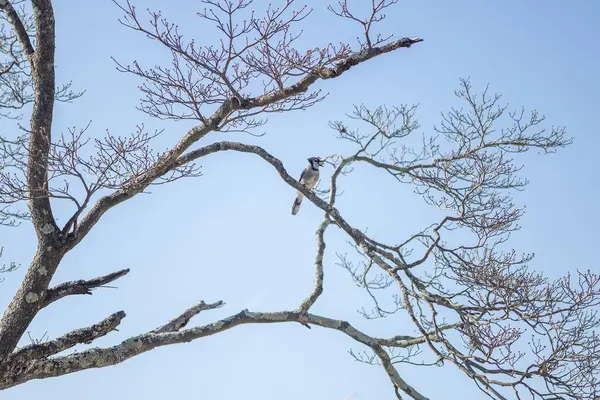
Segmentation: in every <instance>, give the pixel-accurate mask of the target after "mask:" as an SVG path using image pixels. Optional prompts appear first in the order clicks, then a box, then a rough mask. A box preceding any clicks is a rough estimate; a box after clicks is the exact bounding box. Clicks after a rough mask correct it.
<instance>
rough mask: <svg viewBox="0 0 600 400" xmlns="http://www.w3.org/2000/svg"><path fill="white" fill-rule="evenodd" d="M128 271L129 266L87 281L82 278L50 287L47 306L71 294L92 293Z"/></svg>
mask: <svg viewBox="0 0 600 400" xmlns="http://www.w3.org/2000/svg"><path fill="white" fill-rule="evenodd" d="M128 273H129V268H127V269H122V270H120V271H117V272H113V273H112V274H108V275H104V276H100V277H98V278H94V279H90V280H87V281H86V280H83V279H80V280H77V281H70V282H65V283H61V284H60V285H56V286H55V287H53V288H51V289H48V294H47V295H46V303H45V306H47V305H49V304H51V303H53V302H55V301H56V300H59V299H62V298H63V297H65V296H71V295H75V294H92V289H95V288H98V287H100V286H104V285H106V284H107V283H110V282H113V281H115V280H117V279H119V278H120V277H122V276H124V275H127V274H128Z"/></svg>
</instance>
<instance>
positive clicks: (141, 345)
mask: <svg viewBox="0 0 600 400" xmlns="http://www.w3.org/2000/svg"><path fill="white" fill-rule="evenodd" d="M200 304H202V303H200ZM215 304H219V303H215ZM213 308H214V307H213ZM282 322H300V323H307V324H311V325H316V326H320V327H323V328H327V329H334V330H338V331H340V332H343V333H344V334H346V335H347V336H349V337H350V338H352V339H354V340H356V341H357V342H359V343H362V344H364V345H366V346H368V347H369V348H371V349H372V350H373V351H374V352H375V353H376V354H377V356H378V357H380V359H381V362H382V364H383V366H384V368H385V371H386V372H387V373H388V376H389V377H390V379H391V380H392V382H393V383H394V384H395V385H396V386H397V387H399V388H400V389H401V390H402V391H404V392H405V393H407V394H410V395H411V397H412V398H414V399H418V400H426V399H427V398H426V397H424V396H422V395H421V394H419V393H418V392H417V391H416V390H415V389H414V388H412V387H411V386H410V385H408V384H407V383H406V382H405V381H404V380H403V379H402V378H401V377H400V375H399V374H398V372H397V371H396V370H395V368H394V367H393V365H392V363H391V360H390V358H389V356H388V355H387V353H386V352H385V350H383V347H382V345H381V344H380V342H379V341H380V339H377V338H373V337H371V336H369V335H366V334H365V333H363V332H361V331H359V330H357V329H356V328H354V327H353V326H352V325H350V324H349V323H348V322H346V321H341V320H336V319H331V318H326V317H321V316H318V315H313V314H307V313H301V312H297V311H283V312H274V313H260V312H250V311H247V310H244V311H241V312H239V313H237V314H235V315H232V316H230V317H228V318H224V319H222V320H219V321H216V322H213V323H211V324H208V325H204V326H200V327H195V328H189V329H184V330H181V331H169V332H165V333H155V332H149V333H145V334H142V335H139V336H136V337H132V338H130V339H127V340H125V341H124V342H122V343H121V344H119V345H117V346H113V347H110V348H93V349H89V350H85V351H82V352H79V353H76V354H72V355H68V356H62V357H55V358H51V359H46V360H35V361H32V362H30V363H29V364H28V366H27V369H26V371H22V370H20V369H19V368H16V367H15V368H13V369H12V370H11V369H9V371H8V372H7V373H5V374H4V375H3V376H2V377H0V388H1V389H5V388H9V387H12V386H15V385H18V384H20V383H23V382H26V381H29V380H32V379H43V378H49V377H54V376H61V375H65V374H70V373H73V372H77V371H82V370H85V369H90V368H101V367H106V366H109V365H115V364H119V363H121V362H123V361H125V360H127V359H129V358H132V357H135V356H137V355H139V354H142V353H145V352H147V351H149V350H152V349H155V348H157V347H161V346H167V345H171V344H176V343H185V342H190V341H192V340H195V339H199V338H202V337H206V336H211V335H214V334H217V333H220V332H223V331H226V330H229V329H231V328H234V327H236V326H239V325H246V324H270V323H282ZM168 325H169V324H167V325H165V326H168ZM88 329H89V328H88ZM159 329H161V328H159ZM79 338H81V336H79ZM78 340H79V339H78ZM13 372H19V373H13Z"/></svg>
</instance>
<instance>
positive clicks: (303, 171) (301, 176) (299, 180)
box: [298, 167, 308, 183]
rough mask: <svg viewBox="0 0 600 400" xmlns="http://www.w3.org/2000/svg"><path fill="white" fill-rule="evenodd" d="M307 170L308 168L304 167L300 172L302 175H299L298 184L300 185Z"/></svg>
mask: <svg viewBox="0 0 600 400" xmlns="http://www.w3.org/2000/svg"><path fill="white" fill-rule="evenodd" d="M307 169H308V167H306V168H304V169H303V170H302V173H301V174H300V179H298V182H300V183H302V178H304V174H306V170H307Z"/></svg>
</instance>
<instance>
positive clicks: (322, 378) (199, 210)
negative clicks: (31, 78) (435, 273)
mask: <svg viewBox="0 0 600 400" xmlns="http://www.w3.org/2000/svg"><path fill="white" fill-rule="evenodd" d="M132 2H133V3H134V4H137V5H138V6H139V8H140V9H143V8H145V7H149V8H151V9H162V10H163V12H164V15H165V17H168V18H170V19H172V20H174V21H175V20H176V21H178V23H179V24H180V25H181V26H182V27H183V29H184V30H185V32H189V33H190V34H193V35H194V36H195V37H196V39H197V41H199V42H201V41H202V39H203V38H212V37H213V35H214V30H213V29H212V28H211V27H210V26H208V25H206V24H204V25H203V24H202V23H200V22H199V21H198V19H197V18H196V17H195V16H194V12H193V11H194V10H195V9H196V8H197V7H201V6H202V5H201V4H200V3H199V2H191V1H189V2H184V1H180V2H177V3H178V4H177V5H165V2H160V1H157V0H152V1H144V2H141V1H135V0H132ZM142 3H143V4H142ZM263 3H265V2H257V4H263ZM273 3H276V2H275V1H273ZM312 3H313V4H312V7H313V8H314V14H313V15H312V16H311V17H310V18H309V19H308V20H307V21H306V24H305V25H304V29H305V35H306V36H305V40H306V41H307V42H310V43H311V44H312V45H321V44H324V43H323V39H324V38H327V40H328V41H333V42H339V41H348V40H350V41H352V40H353V39H354V38H355V37H356V36H358V35H359V33H360V32H359V30H358V29H357V26H353V25H351V24H350V23H348V22H346V21H341V20H338V19H336V18H335V17H333V16H332V15H330V14H328V13H327V12H326V11H325V5H326V3H325V2H320V1H313V2H312ZM173 4H175V3H173ZM55 12H56V21H57V75H58V79H59V80H63V81H65V80H72V81H73V84H74V87H75V88H76V89H86V91H87V92H86V94H85V96H84V97H83V98H82V99H80V100H78V101H77V102H75V103H74V104H69V105H59V106H58V107H57V109H56V114H55V115H56V116H55V128H54V130H55V134H57V133H58V132H61V131H65V130H66V128H67V127H69V126H73V125H76V126H82V125H85V124H86V123H87V121H89V120H92V126H91V129H90V130H89V131H88V132H89V133H90V134H91V135H94V136H99V135H102V134H103V133H104V132H105V130H106V129H110V130H111V132H112V133H115V134H126V133H129V132H131V131H132V130H133V129H134V128H135V125H136V124H138V123H140V122H144V123H146V126H147V127H149V128H157V129H159V128H165V133H164V137H163V138H162V139H161V142H160V145H163V146H167V145H168V144H169V143H172V142H174V141H175V140H177V139H178V138H179V137H181V136H182V135H183V134H184V132H185V131H186V129H187V128H189V126H190V124H185V123H172V122H164V121H155V120H151V119H149V118H148V117H146V116H144V115H142V114H141V113H140V112H138V111H136V110H135V108H134V107H135V105H136V104H137V101H138V99H139V92H138V91H137V89H136V87H137V85H138V84H139V81H137V80H136V79H135V78H134V77H132V76H128V75H124V74H120V73H118V72H117V71H116V70H115V66H114V64H113V62H112V61H111V59H110V57H111V56H114V57H115V58H117V59H118V60H119V61H123V62H125V63H127V62H131V61H132V60H133V59H138V60H140V61H148V63H150V64H163V65H164V64H166V63H168V62H169V55H168V53H167V52H165V51H164V50H163V49H161V48H160V47H159V46H158V45H157V44H155V43H152V42H150V41H148V40H147V39H145V38H144V36H143V35H140V34H139V33H135V32H133V31H131V30H128V29H126V28H124V27H122V26H121V25H120V24H119V23H118V22H117V18H118V17H120V16H121V14H120V10H119V9H118V8H117V7H116V6H114V4H112V2H110V1H108V0H103V1H90V0H88V1H79V2H72V1H66V0H57V1H56V2H55ZM387 15H388V17H387V19H386V21H385V24H383V25H382V29H383V30H384V32H389V33H394V35H396V37H403V36H411V37H412V36H419V37H422V38H424V39H425V41H424V42H423V43H420V44H418V45H415V46H414V47H413V48H411V49H409V50H399V51H397V52H395V53H392V54H388V55H385V56H382V57H379V58H377V59H375V60H373V61H371V62H369V63H366V64H364V65H362V66H360V67H358V68H356V69H353V70H352V71H350V72H349V73H348V74H347V75H344V76H343V77H342V78H340V79H338V80H334V81H329V82H322V83H319V87H320V88H322V89H323V90H325V91H327V92H329V93H330V95H329V97H328V98H327V99H326V100H325V101H324V102H322V103H320V104H318V105H317V106H315V107H313V108H311V109H310V110H308V111H304V112H295V113H289V114H285V115H284V116H276V117H274V118H272V119H271V120H270V122H269V123H268V124H267V125H266V126H265V127H264V131H265V132H266V135H265V136H264V137H262V138H258V139H257V138H251V137H247V136H243V135H238V134H232V135H215V136H214V137H212V138H208V139H207V140H208V141H213V140H216V139H221V138H224V137H227V136H229V139H233V140H242V141H246V142H251V143H257V144H260V145H261V146H263V147H264V148H265V149H267V150H268V151H269V152H270V153H271V154H273V155H275V156H277V157H279V158H280V159H281V160H282V161H283V162H284V163H285V166H286V168H287V169H288V171H290V172H291V173H296V171H297V173H298V174H299V173H300V171H301V169H302V168H303V167H304V164H305V162H306V158H307V157H309V156H313V155H321V156H323V155H327V154H332V153H335V152H338V151H339V149H340V146H342V144H341V143H340V142H339V141H338V140H336V139H335V138H334V135H333V132H332V131H331V130H330V129H329V128H328V127H327V122H328V121H330V120H337V119H343V118H344V114H345V113H347V112H350V111H351V109H352V106H353V104H361V103H364V104H365V105H367V106H370V107H375V106H377V105H380V104H385V105H388V106H392V105H399V104H402V103H409V104H413V103H419V104H420V105H421V106H420V108H419V112H418V117H419V120H420V123H421V126H422V128H421V130H422V131H423V132H425V133H427V132H431V128H432V126H433V125H434V124H437V123H438V122H439V116H440V112H441V111H444V110H447V109H448V108H449V106H451V105H453V104H456V103H455V99H454V97H453V93H452V91H453V90H454V89H456V88H457V85H458V78H460V77H471V81H472V83H473V85H474V86H475V88H476V89H482V88H483V87H484V86H485V84H487V83H488V82H489V83H490V85H491V89H492V90H493V91H495V92H498V93H500V94H502V95H503V96H504V97H503V100H504V101H506V102H508V103H509V104H510V105H511V106H512V107H516V108H518V107H520V106H522V105H524V106H525V107H527V108H535V109H537V110H539V111H540V112H541V113H543V114H545V115H546V116H547V117H548V120H547V122H548V125H566V126H567V128H568V130H569V133H570V135H572V136H573V137H574V138H575V143H574V144H573V145H572V146H570V147H568V148H567V149H565V150H562V151H560V152H559V153H558V154H554V155H550V156H546V157H541V156H540V157H529V156H528V157H527V158H526V159H523V160H525V161H526V167H525V169H524V174H525V175H526V176H527V177H528V178H529V179H530V181H531V184H530V186H529V187H528V188H527V190H526V192H524V193H521V194H519V195H518V196H517V200H518V201H519V203H520V204H526V205H527V212H526V215H525V216H524V217H523V219H522V221H521V225H522V226H523V229H522V230H521V231H520V232H519V233H517V234H516V235H514V237H513V241H512V246H514V247H515V248H516V249H517V250H518V251H525V252H534V253H535V254H536V258H535V260H534V261H533V263H532V264H531V266H532V268H534V269H536V270H542V271H544V272H545V273H546V274H547V275H548V276H551V277H557V276H560V275H563V274H564V273H566V272H567V271H574V270H576V269H577V268H579V269H588V268H591V269H597V268H598V267H597V260H596V258H595V257H594V254H593V249H594V248H595V247H596V239H595V235H593V227H595V226H598V224H599V223H600V216H599V215H600V214H598V212H597V201H596V199H597V196H598V195H599V193H598V191H597V190H596V187H597V184H598V183H599V182H598V175H597V174H596V173H595V170H596V169H597V166H596V160H597V149H598V148H600V138H599V135H598V132H597V126H598V125H597V120H596V118H597V109H598V106H600V102H599V101H598V97H597V95H598V93H599V92H600V80H598V78H597V71H599V70H600V58H599V56H598V52H597V48H598V42H599V40H600V28H599V27H598V25H597V17H596V16H597V15H600V3H598V2H593V1H581V2H564V1H558V0H550V1H529V2H523V1H519V0H507V1H503V2H491V1H485V2H484V1H475V0H471V1H467V0H457V1H453V2H448V1H445V0H431V1H416V0H401V1H400V2H399V4H398V5H396V6H395V7H393V8H392V9H390V10H389V12H388V13H387ZM330 32H333V33H330ZM146 65H149V64H146ZM157 150H162V148H160V146H159V148H158V149H157ZM201 164H202V166H203V168H202V169H203V173H204V176H203V177H200V178H196V179H190V180H182V181H178V182H175V183H173V184H170V185H165V186H161V187H158V188H155V189H153V193H152V194H151V195H141V196H138V197H136V198H134V199H133V200H131V201H128V202H126V203H125V204H123V205H121V206H119V207H117V208H115V209H113V210H111V211H110V212H109V213H108V214H107V215H105V216H104V217H103V219H102V221H101V222H100V223H99V224H98V225H97V226H96V227H95V228H94V230H93V231H92V233H91V234H90V235H89V236H88V237H87V238H86V239H85V240H84V241H83V242H82V243H81V245H80V246H78V247H77V248H76V249H75V250H74V251H72V252H71V253H69V254H68V255H67V256H66V258H65V260H64V262H63V263H62V265H61V267H60V269H59V271H58V273H57V274H56V276H55V279H54V282H55V283H59V282H62V281H65V280H72V279H81V278H91V277H95V276H99V275H103V274H105V273H109V272H112V271H115V270H118V269H121V268H131V269H132V271H131V273H130V274H129V275H128V276H126V277H125V278H122V279H121V280H119V281H118V282H117V286H118V289H105V290H99V291H97V292H96V293H95V294H94V296H85V297H72V298H68V299H65V300H62V301H60V302H58V303H55V304H53V305H52V306H50V307H49V308H47V309H45V310H43V311H42V312H41V313H40V315H39V316H38V318H37V319H36V320H35V321H34V323H33V324H32V326H31V327H30V330H29V331H30V334H31V335H32V337H38V338H39V337H41V336H42V335H43V334H44V332H47V334H48V335H49V336H50V337H56V336H59V335H61V334H63V333H65V332H67V331H69V330H71V329H75V328H79V327H83V326H88V325H90V324H93V323H95V322H97V321H99V320H101V319H103V318H105V317H106V316H107V315H109V314H110V313H113V312H115V311H118V310H125V311H126V312H127V318H126V319H125V320H124V322H123V323H122V325H121V326H120V327H119V332H114V333H112V334H110V335H109V336H107V337H105V338H102V339H101V340H98V341H97V342H96V343H95V345H98V346H110V345H112V344H117V343H119V342H120V341H121V340H122V339H124V338H126V337H128V336H130V335H134V334H138V333H141V332H145V331H148V330H151V329H153V328H155V327H157V326H159V325H161V324H162V323H164V322H165V321H167V320H169V319H170V318H172V317H173V316H175V315H177V314H178V313H179V312H181V311H182V310H184V309H186V308H187V307H189V306H191V305H192V304H195V303H196V302H198V301H199V300H205V301H207V302H212V301H217V300H223V301H225V302H226V303H227V305H226V307H224V308H222V309H219V310H216V311H213V312H206V313H205V314H201V315H200V316H199V317H197V318H196V319H194V320H193V323H194V324H203V323H207V322H210V321H213V320H215V319H217V318H220V317H224V316H227V315H230V314H234V313H236V312H238V311H239V310H240V309H243V308H249V309H251V310H254V311H277V310H283V309H291V308H296V307H297V306H298V304H299V302H300V301H302V299H304V297H305V296H306V295H307V294H308V293H309V292H310V290H311V289H312V285H313V276H314V271H313V266H312V265H313V259H314V250H315V242H314V231H315V229H316V228H317V226H318V223H319V222H320V219H321V212H320V211H319V210H317V209H316V207H314V206H312V205H311V204H310V203H308V202H306V201H305V203H304V204H303V205H302V209H301V212H300V213H299V215H298V216H296V217H292V216H291V215H290V214H289V209H290V207H291V203H292V201H293V197H294V192H293V190H292V189H291V188H290V187H288V186H287V185H286V184H284V183H283V182H282V181H281V180H280V179H279V178H278V175H277V174H276V173H275V171H274V170H273V169H272V168H271V167H270V166H268V165H266V164H265V163H264V162H262V161H261V160H260V159H258V158H257V157H255V156H252V155H246V154H217V155H213V156H210V157H208V158H206V159H203V160H202V163H201ZM329 173H330V171H329V170H325V171H324V172H323V173H322V174H323V175H324V176H328V174H329ZM343 184H344V185H346V186H344V187H345V189H346V191H347V193H346V194H345V195H344V197H345V198H343V199H342V200H340V203H339V207H340V209H341V211H342V213H344V215H347V217H348V219H349V220H350V221H352V222H353V223H355V224H356V225H357V226H365V225H368V226H369V232H371V233H373V234H374V235H381V237H386V238H396V237H397V236H398V234H399V232H403V231H404V229H405V228H407V227H420V226H423V225H425V224H426V223H427V222H429V221H428V219H427V215H424V214H422V213H417V212H415V210H416V209H419V210H421V209H422V207H421V206H420V205H419V204H418V203H414V197H411V198H407V197H405V196H404V192H405V191H404V192H403V191H401V190H400V189H399V188H397V187H396V186H394V185H393V182H392V181H390V180H389V179H387V178H386V177H382V176H380V175H373V174H372V173H371V172H369V171H367V170H364V171H363V170H360V171H358V172H357V174H356V175H354V176H353V177H352V179H351V180H348V181H343ZM62 210H63V212H62V213H61V212H60V211H59V213H58V214H59V217H61V216H62V218H63V219H62V221H64V216H65V215H66V214H65V213H64V209H62ZM326 239H327V240H328V248H327V251H326V254H325V294H324V295H323V296H322V297H321V298H320V299H319V301H318V302H317V304H316V305H315V307H314V309H313V310H312V311H313V312H314V313H317V314H322V315H327V316H330V317H335V318H343V319H348V320H350V321H351V322H352V323H353V324H355V325H356V326H357V327H359V328H361V329H364V330H365V331H366V332H368V333H371V334H373V335H375V336H377V335H380V336H387V335H391V334H394V333H403V334H411V333H412V327H409V326H406V325H405V324H404V323H403V322H402V320H401V319H397V320H394V319H391V320H389V321H385V322H383V323H382V322H376V323H372V322H368V321H364V320H363V319H362V317H360V316H359V315H358V314H357V313H356V310H357V309H359V308H361V307H362V306H368V302H367V299H366V297H365V294H364V293H362V292H361V291H360V290H359V289H357V288H356V287H354V285H353V283H352V281H351V279H350V277H349V276H348V275H347V273H345V271H343V270H342V269H341V268H340V267H339V266H337V265H335V262H336V258H335V252H345V251H348V249H347V247H345V245H344V242H345V238H344V237H343V235H341V234H340V233H338V232H335V231H333V230H332V231H331V232H328V233H327V236H326ZM34 240H35V235H34V234H33V231H32V228H31V226H30V225H29V224H27V223H26V224H23V225H22V226H21V227H19V228H17V229H12V230H6V229H3V230H2V236H1V240H0V245H2V246H4V247H5V259H4V261H7V260H15V261H17V262H20V263H22V264H23V267H22V268H21V269H20V270H18V271H16V272H13V273H11V274H9V275H6V276H5V278H6V280H5V282H3V283H2V284H1V285H0V305H1V306H2V307H5V305H6V304H8V302H9V301H10V298H11V297H12V295H13V294H14V292H15V290H16V288H17V287H18V284H19V282H20V279H21V278H22V276H23V275H24V273H25V266H27V264H28V262H29V261H30V259H31V257H32V255H33V252H34V245H35V242H34ZM27 341H28V339H27ZM27 341H24V343H26V342H27ZM349 348H353V349H355V350H357V349H358V350H360V347H359V346H357V345H356V344H355V343H353V342H352V341H350V340H349V339H347V338H346V337H345V336H343V335H342V334H340V333H338V332H330V331H325V330H323V329H319V328H313V329H312V330H307V329H306V328H304V327H302V326H300V325H298V324H290V325H269V326H261V325H257V326H243V327H238V328H235V329H233V330H231V331H228V332H225V333H223V334H219V335H217V336H214V337H208V338H205V339H202V340H198V341H195V342H192V343H188V344H184V345H177V346H171V347H164V348H161V349H157V350H154V351H151V352H149V353H146V354H143V355H141V356H139V357H137V358H134V359H131V360H129V361H126V362H125V363H123V364H120V365H118V366H115V367H110V368H105V369H101V370H88V371H84V372H80V373H77V374H73V375H69V376H65V377H61V378H56V379H47V380H42V381H32V382H29V383H27V384H25V385H22V386H20V387H17V388H13V389H10V390H7V391H5V392H4V393H3V394H2V395H3V398H4V399H6V400H13V399H14V400H16V399H22V398H36V397H39V396H42V395H43V396H47V395H48V394H51V395H50V396H51V398H59V397H61V398H67V399H70V398H78V397H79V393H85V396H86V398H88V399H90V400H95V399H105V398H106V396H110V397H111V398H114V399H130V398H146V399H159V398H164V397H167V396H168V397H171V398H189V399H200V398H202V399H212V400H221V399H232V398H242V397H243V398H261V399H264V400H271V399H273V400H274V399H280V398H286V399H288V400H300V399H306V398H312V399H315V400H320V399H323V400H325V399H327V400H332V399H340V400H345V399H347V398H349V397H350V396H354V397H353V398H354V399H355V400H358V399H381V400H391V399H394V398H395V396H394V394H393V391H392V388H391V384H390V383H389V380H388V377H387V376H386V374H385V373H384V372H383V370H381V369H380V368H378V367H374V366H366V365H363V364H359V363H357V362H354V361H353V360H352V358H351V357H350V356H349V355H348V353H347V350H348V349H349ZM400 372H401V374H402V376H403V377H405V379H407V380H408V381H409V382H410V383H411V384H412V385H413V386H415V387H416V388H418V389H420V390H421V391H422V392H423V393H424V394H425V395H427V396H429V397H430V398H433V399H436V398H438V399H439V398H443V399H449V400H452V399H463V398H471V399H480V398H481V399H483V398H484V395H483V394H481V393H480V392H478V391H477V390H475V389H474V386H473V385H472V383H471V382H470V381H468V380H466V379H464V378H462V377H461V375H459V374H458V373H457V372H456V371H454V370H452V369H451V368H450V367H448V368H444V369H436V370H431V369H415V368H410V369H409V368H406V367H401V368H400ZM432 382H435V384H432ZM448 385H450V386H448Z"/></svg>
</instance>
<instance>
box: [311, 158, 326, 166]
mask: <svg viewBox="0 0 600 400" xmlns="http://www.w3.org/2000/svg"><path fill="white" fill-rule="evenodd" d="M307 160H308V162H309V163H310V165H312V166H313V168H316V167H317V166H319V167H322V166H323V165H325V161H323V160H321V158H320V157H310V158H308V159H307Z"/></svg>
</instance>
